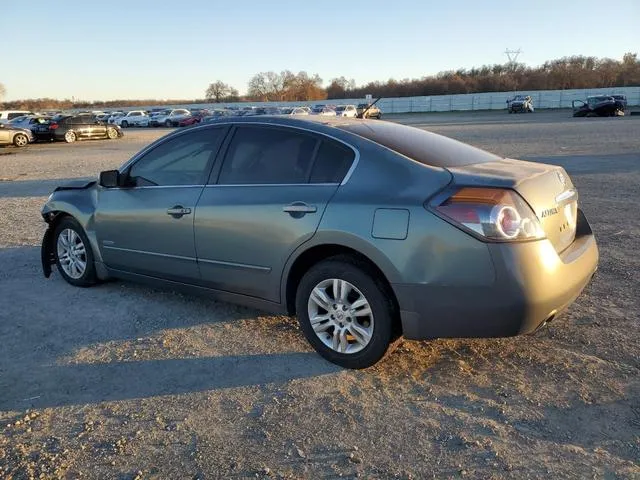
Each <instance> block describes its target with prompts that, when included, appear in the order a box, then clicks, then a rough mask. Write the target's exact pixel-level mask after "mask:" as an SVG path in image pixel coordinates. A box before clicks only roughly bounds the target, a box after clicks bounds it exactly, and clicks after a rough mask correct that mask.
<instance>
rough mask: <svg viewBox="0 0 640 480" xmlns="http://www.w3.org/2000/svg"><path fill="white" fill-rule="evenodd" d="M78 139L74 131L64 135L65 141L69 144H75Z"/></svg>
mask: <svg viewBox="0 0 640 480" xmlns="http://www.w3.org/2000/svg"><path fill="white" fill-rule="evenodd" d="M77 139H78V136H77V135H76V132H74V131H73V130H69V131H68V132H67V133H65V134H64V141H65V142H67V143H73V142H75V141H76V140H77Z"/></svg>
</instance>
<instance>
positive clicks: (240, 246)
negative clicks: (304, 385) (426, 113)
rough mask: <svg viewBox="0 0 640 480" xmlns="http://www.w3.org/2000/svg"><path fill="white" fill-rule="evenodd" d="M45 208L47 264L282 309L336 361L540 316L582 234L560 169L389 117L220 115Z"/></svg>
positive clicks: (78, 278) (585, 265)
mask: <svg viewBox="0 0 640 480" xmlns="http://www.w3.org/2000/svg"><path fill="white" fill-rule="evenodd" d="M42 215H43V217H44V219H45V221H46V222H47V223H48V227H49V228H48V229H47V231H46V233H45V236H44V238H43V242H42V263H43V269H44V273H45V276H47V277H48V276H49V275H50V274H51V266H52V265H54V264H57V267H58V271H59V272H60V274H61V276H62V277H63V278H64V279H65V280H66V281H67V282H69V283H71V284H73V285H77V286H81V287H86V286H90V285H94V284H95V283H97V282H99V281H102V280H106V279H108V278H120V279H127V280H133V281H141V282H146V283H150V284H154V285H165V286H168V287H170V288H174V289H180V290H186V291H189V292H198V293H205V294H208V295H213V296H214V297H216V298H218V299H221V300H224V301H231V302H236V303H242V304H245V305H249V306H252V307H256V308H260V309H264V310H268V311H272V312H278V313H287V314H291V315H297V317H298V320H299V322H300V326H301V328H302V331H303V332H304V334H305V336H306V338H307V339H308V341H309V342H310V343H311V345H312V346H313V347H314V348H315V349H316V350H317V351H318V353H320V354H321V355H322V356H323V357H325V358H327V359H328V360H330V361H332V362H335V363H337V364H339V365H342V366H344V367H348V368H364V367H368V366H370V365H373V364H374V363H376V362H377V361H378V360H380V359H381V358H382V357H383V356H384V355H385V354H387V353H389V352H390V351H391V350H393V346H394V345H397V343H398V341H399V339H400V338H402V337H404V338H407V339H428V338H437V337H502V336H511V335H518V334H522V333H528V332H532V331H534V330H536V329H537V328H539V327H540V326H541V325H543V324H545V323H546V322H548V321H551V320H553V319H554V318H555V317H556V316H557V315H558V314H559V313H561V312H562V311H563V310H564V309H565V308H566V307H567V306H569V305H570V304H571V303H572V302H573V301H574V300H575V298H576V297H577V296H578V295H579V294H580V292H581V291H582V290H583V288H584V287H585V286H586V285H587V284H588V282H589V280H590V279H591V277H592V275H593V274H594V272H595V270H596V268H597V263H598V249H597V246H596V242H595V239H594V236H593V233H592V232H591V229H590V227H589V223H588V222H587V220H586V218H585V216H584V214H583V213H582V211H581V210H580V209H579V208H578V194H577V191H576V189H575V187H574V186H573V184H572V183H571V180H570V179H569V176H568V175H567V173H566V172H565V171H564V170H563V169H562V168H561V167H557V166H552V165H545V164H539V163H530V162H523V161H518V160H511V159H505V158H501V157H498V156H496V155H493V154H490V153H487V152H485V151H482V150H479V149H476V148H474V147H470V146H468V145H465V144H462V143H460V142H457V141H454V140H451V139H449V138H446V137H442V136H439V135H436V134H433V133H429V132H426V131H423V130H420V129H416V128H412V127H407V126H402V125H398V124H394V123H388V122H380V121H375V122H374V121H370V120H358V119H349V118H335V119H329V118H326V117H322V118H321V117H313V116H308V117H305V118H295V117H294V118H292V117H289V118H286V117H259V118H256V117H253V118H229V119H221V120H218V121H214V122H211V123H208V124H206V125H201V126H197V127H193V128H189V129H185V130H182V131H179V132H174V133H171V134H169V135H167V136H165V137H163V138H161V139H160V140H158V141H156V142H155V143H153V144H151V145H149V146H148V147H146V148H145V149H143V150H142V151H141V152H139V153H138V154H136V155H135V156H134V157H133V158H131V160H129V161H128V162H126V163H125V164H124V165H123V166H122V167H121V168H120V169H118V170H112V171H106V172H102V173H101V174H100V180H99V181H96V182H82V181H79V182H76V183H74V184H69V185H66V186H62V187H59V188H57V189H56V190H55V191H54V193H53V194H52V195H51V197H50V198H49V199H48V200H47V202H46V204H45V206H44V208H43V210H42Z"/></svg>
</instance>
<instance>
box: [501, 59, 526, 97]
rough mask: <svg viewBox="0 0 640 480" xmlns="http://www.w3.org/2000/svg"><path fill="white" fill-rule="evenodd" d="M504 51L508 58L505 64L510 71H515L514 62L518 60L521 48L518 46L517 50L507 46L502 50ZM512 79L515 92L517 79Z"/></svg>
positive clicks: (514, 91)
mask: <svg viewBox="0 0 640 480" xmlns="http://www.w3.org/2000/svg"><path fill="white" fill-rule="evenodd" d="M504 53H505V54H506V55H507V58H508V59H509V61H508V62H507V66H508V67H509V70H511V72H515V70H516V62H517V61H518V56H519V55H520V54H521V53H522V49H521V48H518V50H509V49H508V48H507V49H506V50H505V51H504ZM514 81H515V84H514V89H513V93H514V94H515V93H516V92H517V91H518V81H517V80H515V79H514Z"/></svg>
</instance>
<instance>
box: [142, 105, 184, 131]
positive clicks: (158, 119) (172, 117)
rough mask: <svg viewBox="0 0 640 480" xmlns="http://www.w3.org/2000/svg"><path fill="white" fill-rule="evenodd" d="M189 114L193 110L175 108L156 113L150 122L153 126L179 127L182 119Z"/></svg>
mask: <svg viewBox="0 0 640 480" xmlns="http://www.w3.org/2000/svg"><path fill="white" fill-rule="evenodd" d="M167 112H168V113H167ZM189 116H191V112H190V111H189V110H186V109H184V108H174V109H172V110H166V111H165V112H163V113H161V114H159V115H156V116H155V117H153V118H151V119H150V122H149V123H150V125H151V126H152V127H158V126H165V127H177V126H178V124H179V123H180V121H181V120H183V119H184V118H186V117H189Z"/></svg>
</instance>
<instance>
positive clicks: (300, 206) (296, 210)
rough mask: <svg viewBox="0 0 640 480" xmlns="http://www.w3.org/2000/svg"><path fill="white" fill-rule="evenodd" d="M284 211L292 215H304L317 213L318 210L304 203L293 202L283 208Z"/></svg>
mask: <svg viewBox="0 0 640 480" xmlns="http://www.w3.org/2000/svg"><path fill="white" fill-rule="evenodd" d="M282 211H283V212H286V213H290V214H298V215H304V214H306V213H315V212H317V211H318V209H317V208H316V206H315V205H307V204H306V203H304V202H293V203H291V204H289V205H285V206H284V207H282Z"/></svg>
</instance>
